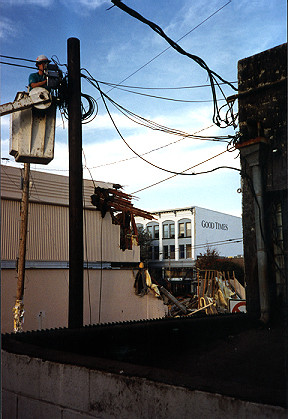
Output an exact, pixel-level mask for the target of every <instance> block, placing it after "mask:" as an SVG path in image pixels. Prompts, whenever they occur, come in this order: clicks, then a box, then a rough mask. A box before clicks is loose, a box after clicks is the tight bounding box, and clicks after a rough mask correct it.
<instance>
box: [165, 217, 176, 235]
mask: <svg viewBox="0 0 288 419" xmlns="http://www.w3.org/2000/svg"><path fill="white" fill-rule="evenodd" d="M174 238H175V224H174V222H171V221H170V222H166V223H165V224H163V239H174Z"/></svg>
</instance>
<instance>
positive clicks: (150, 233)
mask: <svg viewBox="0 0 288 419" xmlns="http://www.w3.org/2000/svg"><path fill="white" fill-rule="evenodd" d="M147 232H148V233H149V235H150V237H151V238H153V227H152V226H148V227H147Z"/></svg>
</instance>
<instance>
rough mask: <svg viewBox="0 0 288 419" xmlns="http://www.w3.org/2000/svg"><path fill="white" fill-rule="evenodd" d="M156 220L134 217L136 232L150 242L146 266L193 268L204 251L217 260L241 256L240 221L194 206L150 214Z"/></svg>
mask: <svg viewBox="0 0 288 419" xmlns="http://www.w3.org/2000/svg"><path fill="white" fill-rule="evenodd" d="M152 214H153V216H154V218H155V220H153V221H149V220H145V219H143V218H141V217H136V219H135V221H136V223H137V227H138V228H141V227H142V228H143V229H146V230H147V231H148V232H149V233H150V236H151V238H152V242H151V253H150V261H149V266H151V267H154V268H164V269H174V270H175V269H180V270H181V269H182V268H193V266H194V265H195V261H196V259H197V256H199V255H200V253H202V254H203V253H205V252H206V251H207V247H208V246H209V247H210V248H213V249H214V248H215V249H216V250H217V251H218V253H219V255H220V256H224V257H234V256H242V254H243V246H242V220H241V218H240V217H236V216H233V215H228V214H224V213H221V212H217V211H212V210H209V209H205V208H200V207H197V206H194V207H187V208H178V209H177V208H175V209H167V210H161V211H155V212H152Z"/></svg>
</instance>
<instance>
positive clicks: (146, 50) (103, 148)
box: [0, 0, 286, 215]
mask: <svg viewBox="0 0 288 419" xmlns="http://www.w3.org/2000/svg"><path fill="white" fill-rule="evenodd" d="M124 3H125V4H127V5H129V6H130V7H131V8H133V9H135V10H137V11H138V12H139V13H141V14H142V15H143V16H145V17H146V18H147V19H149V20H152V21H153V22H155V23H157V24H158V25H159V26H160V27H161V28H162V29H163V30H164V31H165V33H166V34H167V35H168V36H169V37H170V38H172V39H173V40H175V41H177V40H178V39H180V38H181V37H182V36H183V35H185V34H187V33H188V32H190V31H191V30H192V29H193V28H195V27H196V26H197V25H199V24H200V23H201V22H203V21H204V20H205V19H207V18H208V17H209V16H210V15H211V14H212V13H214V12H216V11H217V10H218V9H220V8H221V7H222V6H224V5H225V4H226V3H227V0H226V1H225V0H194V1H193V2H191V1H189V0H177V1H175V0H173V1H172V0H165V1H164V0H158V1H155V0H145V1H140V0H127V1H126V0H125V1H124ZM111 5H112V4H111V2H110V1H102V0H94V1H93V0H92V1H88V0H77V1H74V0H72V1H71V0H69V1H68V0H58V1H53V0H43V1H42V0H37V1H34V0H25V1H24V0H23V1H22V0H6V1H5V2H1V6H0V16H1V18H0V39H1V54H2V55H8V56H13V57H20V58H27V59H32V60H34V59H35V58H36V57H37V56H38V55H39V54H45V55H47V56H48V57H51V56H57V57H58V59H59V61H60V62H61V63H66V62H67V39H68V38H70V37H76V38H79V39H80V43H81V66H82V67H83V68H86V69H87V70H88V71H89V72H90V73H91V74H92V75H93V77H94V78H95V79H97V80H99V81H105V82H110V83H119V82H120V81H122V80H123V79H125V78H127V77H128V79H127V80H126V81H125V82H124V84H125V85H129V86H137V87H150V88H151V87H153V88H159V87H166V88H167V87H183V86H198V85H203V84H207V73H206V72H205V71H204V70H203V69H201V68H200V67H199V66H198V65H197V64H196V63H195V62H194V61H192V60H191V59H189V58H188V57H184V56H182V55H180V54H179V53H178V52H176V51H175V50H173V49H172V48H169V49H168V50H167V51H165V52H164V53H163V54H161V55H160V56H159V57H158V58H155V57H156V56H157V55H158V54H160V53H161V52H162V51H164V50H165V49H166V48H167V47H168V46H169V45H168V44H167V43H166V41H165V40H164V39H162V38H161V37H160V36H159V35H158V34H156V33H155V32H153V31H152V30H151V29H150V28H149V27H148V26H146V25H144V24H143V23H141V22H139V21H138V20H136V19H134V18H132V17H131V16H129V15H127V14H126V13H125V12H123V11H122V10H120V9H119V8H117V7H113V8H112V9H111V10H107V9H108V8H109V7H110V6H111ZM284 42H286V1H285V0H273V1H271V0H240V1H236V0H233V1H231V2H229V3H228V4H227V5H226V6H225V7H223V9H222V10H221V11H219V12H218V13H216V14H215V15H214V16H213V17H211V18H210V19H208V20H207V21H206V22H205V23H203V24H201V25H200V26H199V27H198V28H196V29H195V30H193V31H192V32H190V33H189V34H188V35H187V36H185V37H184V38H183V39H182V40H181V41H180V42H179V44H180V45H181V47H182V48H183V49H185V50H186V51H188V52H189V53H191V54H194V55H197V56H199V57H201V58H202V59H203V60H204V61H205V62H206V63H207V64H208V66H209V67H210V68H211V69H212V70H214V71H215V72H216V73H218V74H220V75H221V76H222V77H223V78H224V79H226V80H229V81H231V82H232V81H236V80H237V62H238V60H240V59H242V58H245V57H248V56H250V55H253V54H257V53H259V52H261V51H264V50H266V49H269V48H272V47H274V46H276V45H279V44H282V43H284ZM153 58H155V59H154V60H153V61H152V62H151V63H149V64H147V63H148V62H149V61H150V60H151V59H153ZM2 61H4V59H2ZM5 61H9V62H14V63H15V61H11V60H5ZM17 63H18V64H28V65H31V63H30V64H29V63H25V62H19V61H18V62H17ZM146 64H147V65H146ZM143 65H145V67H144V68H142V69H141V70H139V69H140V67H142V66H143ZM63 70H64V67H63ZM137 70H139V71H137ZM135 71H136V73H135V74H134V75H132V76H131V77H129V76H130V75H131V74H132V73H134V72H135ZM30 72H32V70H29V69H26V68H19V67H12V66H8V65H2V67H1V103H6V102H9V101H11V100H13V99H14V97H15V95H16V92H18V91H23V90H26V86H27V81H28V76H29V74H30ZM102 89H103V90H104V91H105V92H107V91H108V90H109V88H108V87H107V86H105V85H102ZM224 90H225V93H226V95H228V96H229V95H232V94H234V91H233V90H232V89H231V88H229V87H225V88H224ZM137 91H139V90H137ZM82 92H83V93H88V94H90V95H92V96H94V97H95V98H96V99H98V98H99V94H98V92H97V91H96V90H95V89H94V88H92V86H90V85H89V84H88V83H87V82H85V81H84V80H83V81H82ZM141 92H144V93H148V94H152V95H158V96H164V97H170V98H174V99H178V100H179V99H181V100H186V101H187V100H190V101H191V100H195V101H201V100H210V99H211V90H210V89H209V88H207V87H202V88H193V89H181V90H164V89H163V90H143V91H142V90H141ZM108 95H109V96H110V97H111V98H112V99H113V100H115V101H116V102H118V103H119V104H121V105H122V106H124V107H125V108H127V109H129V110H131V111H133V112H135V113H137V114H139V115H141V116H144V117H145V118H147V119H150V120H153V121H156V122H158V123H161V124H163V125H166V126H168V127H171V128H176V129H178V130H181V131H186V132H189V133H195V132H196V131H198V130H202V129H204V128H207V127H210V128H208V129H206V130H205V131H203V132H202V134H204V135H209V136H213V135H234V134H235V130H234V129H233V128H231V127H230V128H227V129H219V128H217V127H216V126H212V127H211V125H212V114H213V104H212V102H198V103H191V102H174V101H166V100H160V99H154V98H149V97H145V96H140V95H136V94H132V93H129V92H124V91H121V90H118V89H113V90H111V91H110V92H109V93H108ZM219 98H220V96H219ZM97 102H98V105H99V112H98V115H97V117H96V118H95V119H94V120H93V122H91V123H90V124H86V125H84V126H83V149H84V153H85V158H86V160H85V161H84V163H85V164H86V165H87V167H89V168H90V173H91V174H92V176H93V178H94V179H95V180H102V181H107V182H116V183H120V184H122V185H124V187H125V191H126V192H128V193H133V192H135V191H138V190H140V189H142V188H146V187H148V186H150V185H152V184H154V183H157V182H159V181H161V180H164V179H166V178H168V177H170V176H171V174H170V173H166V172H165V171H162V170H159V169H156V168H155V167H152V166H151V165H148V164H147V163H146V162H144V161H142V160H140V159H139V158H135V155H134V154H133V153H132V152H131V150H129V148H128V147H127V146H126V145H125V144H124V142H123V141H122V139H121V138H120V137H119V135H118V134H117V132H116V131H115V129H114V128H113V126H112V123H111V121H110V119H109V117H108V115H107V112H106V110H105V108H104V106H103V103H101V99H98V101H97ZM220 103H221V102H219V104H220ZM110 110H111V113H112V115H113V118H115V122H116V123H117V126H118V127H119V129H120V131H121V133H122V135H123V136H124V137H125V140H126V141H127V142H128V143H129V145H130V146H131V147H132V148H133V149H134V150H136V152H137V153H138V154H142V153H145V152H148V151H150V150H152V149H155V148H159V147H162V146H165V145H167V144H169V143H172V142H175V141H176V140H179V139H180V138H181V137H175V136H173V135H168V134H163V133H157V132H155V131H151V130H149V129H147V128H144V127H140V126H139V125H136V124H134V123H133V122H131V121H129V120H128V119H127V118H125V117H124V116H121V115H120V114H119V113H117V111H116V110H115V109H113V108H111V109H110ZM236 110H237V107H236ZM67 127H68V123H67V120H64V121H63V120H62V119H61V116H60V114H59V113H58V114H57V128H56V142H55V158H54V160H53V161H52V162H51V163H50V164H49V165H47V166H44V165H32V168H33V169H35V170H41V171H49V172H51V171H52V172H54V173H57V174H68V140H67ZM236 131H237V128H236ZM8 143H9V117H2V120H1V145H2V150H1V153H2V154H1V156H2V158H9V159H10V161H9V162H8V163H7V162H6V161H3V160H2V162H3V164H10V165H16V166H20V167H21V166H22V165H21V164H19V163H14V162H13V158H12V156H10V155H9V145H8ZM225 148H226V144H225V143H222V142H220V143H216V142H211V141H199V140H195V139H191V138H186V139H183V140H181V141H178V142H177V143H175V144H171V145H169V146H167V147H165V148H161V149H160V150H158V151H155V152H152V153H149V154H147V155H145V158H146V159H147V160H149V161H151V162H152V163H153V164H156V165H159V166H161V167H162V168H166V169H168V170H170V171H175V172H180V171H183V170H185V169H186V168H188V167H191V166H193V165H197V164H199V163H201V162H203V161H204V160H206V159H208V158H210V157H212V156H215V155H217V154H219V153H221V152H224V151H225ZM237 156H238V153H237V152H236V151H235V152H230V153H228V152H226V153H223V154H222V155H221V156H219V157H217V158H214V159H213V160H211V161H209V162H208V163H205V164H201V165H200V166H198V167H196V168H195V169H193V170H194V171H195V172H197V171H207V170H211V169H213V168H215V167H219V166H223V165H225V166H233V167H236V168H237V167H239V157H237ZM125 159H129V160H125ZM120 160H125V161H124V162H120ZM113 162H117V163H115V164H110V163H113ZM84 177H85V178H90V174H89V172H88V170H86V169H84ZM240 187H241V179H240V176H239V174H238V173H237V172H236V171H233V170H228V169H227V170H226V169H225V170H224V169H222V170H218V171H214V172H212V173H210V174H203V175H198V176H175V177H173V178H171V179H169V180H167V181H165V182H162V183H160V184H158V185H156V186H153V187H149V188H147V189H145V190H143V191H141V192H137V193H136V195H137V197H138V200H137V201H135V205H136V206H138V207H141V208H143V209H146V210H157V209H166V208H174V207H177V208H180V207H185V206H194V205H196V206H200V207H205V208H209V209H214V210H216V211H222V212H226V213H229V214H233V215H241V194H239V193H238V192H237V189H239V188H240Z"/></svg>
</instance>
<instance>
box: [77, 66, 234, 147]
mask: <svg viewBox="0 0 288 419" xmlns="http://www.w3.org/2000/svg"><path fill="white" fill-rule="evenodd" d="M85 71H86V72H87V73H88V74H89V77H87V76H85V75H84V74H82V77H84V78H85V79H86V80H87V81H88V82H89V83H90V84H92V86H94V87H95V88H96V89H97V90H98V91H99V92H100V94H101V97H102V100H103V103H104V105H105V108H106V111H107V109H108V107H107V105H106V101H105V99H103V98H106V99H107V100H109V102H110V103H111V104H112V105H113V106H114V107H115V108H116V109H117V110H118V111H119V112H121V113H122V114H123V115H124V116H126V117H127V118H128V119H130V120H131V121H133V122H135V123H137V124H139V125H143V126H145V127H147V128H150V129H153V130H156V131H162V132H165V133H167V134H173V135H179V136H184V137H191V138H196V139H200V140H208V141H224V142H230V141H231V139H233V138H235V136H231V135H228V136H227V135H226V136H213V137H207V136H206V137H202V136H199V135H193V134H188V133H186V132H184V131H180V130H176V129H173V128H169V127H166V126H165V125H161V124H158V123H156V122H154V121H151V120H149V119H146V118H144V117H142V116H140V115H137V114H135V113H134V112H132V111H129V110H128V109H126V108H124V107H123V106H121V105H119V103H117V102H115V101H114V100H113V99H111V98H110V97H109V96H108V95H107V94H106V93H104V92H103V91H102V90H101V89H100V86H99V82H98V81H97V80H96V79H94V78H93V77H92V75H91V74H90V73H89V71H88V70H87V69H85ZM107 113H108V115H109V112H108V111H107ZM112 119H113V118H112ZM113 125H114V126H115V125H116V124H113ZM115 128H116V127H115ZM227 140H229V141H227Z"/></svg>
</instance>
